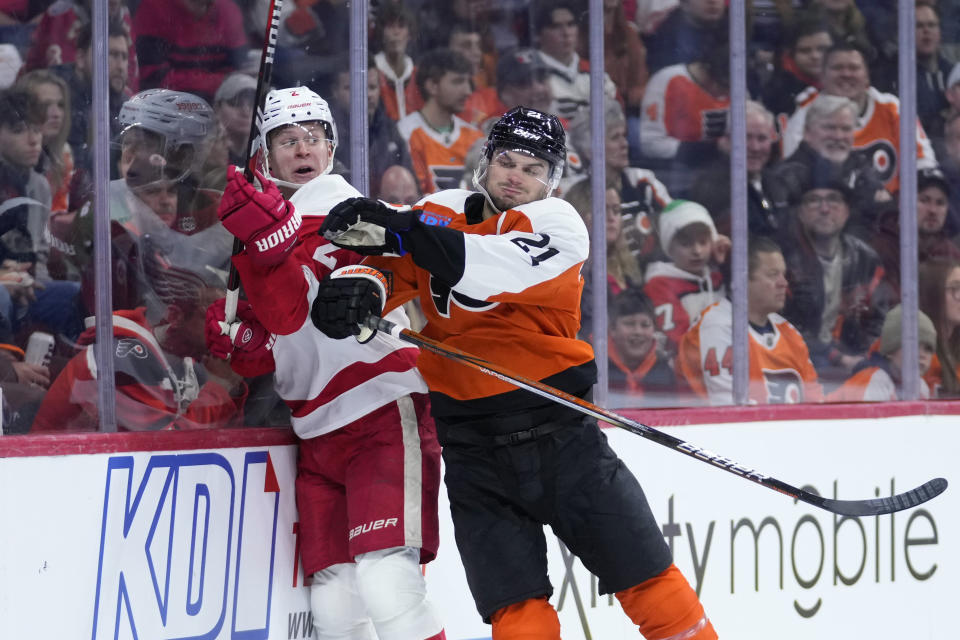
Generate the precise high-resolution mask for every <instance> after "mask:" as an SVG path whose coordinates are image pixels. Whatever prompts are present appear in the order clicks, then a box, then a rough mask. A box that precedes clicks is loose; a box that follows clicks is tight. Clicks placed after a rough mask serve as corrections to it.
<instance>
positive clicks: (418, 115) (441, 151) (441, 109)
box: [397, 49, 483, 194]
mask: <svg viewBox="0 0 960 640" xmlns="http://www.w3.org/2000/svg"><path fill="white" fill-rule="evenodd" d="M417 84H418V85H419V87H420V93H421V95H423V97H424V103H423V106H422V107H421V108H420V110H419V111H416V112H414V113H411V114H409V115H408V116H407V117H405V118H403V119H402V120H400V122H398V123H397V129H399V131H400V135H401V136H403V139H404V140H406V142H407V146H408V147H409V149H410V157H411V158H412V160H413V168H414V172H415V173H416V175H417V180H418V181H419V182H420V191H422V192H423V193H425V194H426V193H433V192H435V191H438V190H440V189H450V188H454V187H456V186H458V185H459V184H460V179H461V177H462V176H463V167H464V163H465V162H466V158H467V151H469V149H470V147H471V145H473V143H474V142H475V141H477V140H479V139H481V138H482V137H483V134H482V133H481V132H480V130H479V129H476V128H474V127H472V126H470V125H469V124H467V123H466V122H464V121H463V120H461V119H460V118H458V117H457V115H456V114H457V113H459V112H460V111H463V105H464V103H465V102H466V99H467V97H468V96H469V95H470V93H471V90H470V63H469V62H467V60H466V58H464V57H463V56H462V55H460V54H459V53H457V52H455V51H451V50H450V49H434V50H433V51H429V52H427V53H425V54H424V55H423V57H421V58H420V64H419V67H418V69H417Z"/></svg>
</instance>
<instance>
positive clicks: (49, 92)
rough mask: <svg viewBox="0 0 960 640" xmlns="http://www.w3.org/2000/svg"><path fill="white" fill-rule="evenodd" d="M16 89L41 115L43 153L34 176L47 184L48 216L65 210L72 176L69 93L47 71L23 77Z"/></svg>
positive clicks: (62, 83) (62, 81) (51, 73)
mask: <svg viewBox="0 0 960 640" xmlns="http://www.w3.org/2000/svg"><path fill="white" fill-rule="evenodd" d="M17 85H18V86H19V87H20V88H22V89H24V90H25V91H27V93H29V94H30V97H31V98H32V100H33V104H34V106H33V108H34V109H37V110H38V111H42V112H44V113H45V114H46V115H45V120H44V122H43V153H42V154H41V155H40V163H39V164H38V165H37V172H38V173H40V174H41V175H43V176H45V177H46V179H47V182H49V183H50V193H51V194H52V195H53V204H52V205H51V209H50V210H51V214H56V213H58V212H64V211H66V210H67V195H68V192H69V189H70V178H71V177H72V176H73V151H72V150H71V149H70V145H69V144H67V137H68V136H69V135H70V91H69V90H68V88H67V83H66V82H64V80H63V78H61V77H60V76H58V75H56V74H54V73H53V72H52V71H48V70H46V69H38V70H36V71H31V72H30V73H28V74H26V75H24V76H23V77H22V78H20V80H18V81H17Z"/></svg>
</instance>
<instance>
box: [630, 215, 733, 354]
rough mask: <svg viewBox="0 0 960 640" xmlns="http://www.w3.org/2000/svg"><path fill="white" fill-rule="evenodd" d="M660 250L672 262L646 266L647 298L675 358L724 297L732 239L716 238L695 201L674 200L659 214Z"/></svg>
mask: <svg viewBox="0 0 960 640" xmlns="http://www.w3.org/2000/svg"><path fill="white" fill-rule="evenodd" d="M659 232H660V246H661V247H662V248H663V251H664V253H666V254H667V256H668V257H669V258H670V262H664V261H659V262H652V263H650V265H649V266H647V271H646V274H645V281H646V284H645V285H644V287H643V291H644V293H646V294H647V296H648V297H649V298H650V301H651V302H652V303H653V308H654V310H655V311H656V314H657V329H659V330H660V331H662V332H663V333H664V334H665V335H666V337H667V346H668V349H669V350H670V352H671V353H676V351H677V345H678V344H679V343H680V338H681V337H683V334H684V333H686V331H687V329H689V328H690V326H691V325H693V323H695V322H696V321H697V319H698V318H699V317H700V313H701V312H702V311H703V310H704V309H706V308H707V307H708V306H710V305H711V304H713V303H714V302H719V301H720V300H723V298H724V297H725V288H724V285H723V275H722V274H721V272H720V270H719V269H718V268H717V266H716V265H719V264H722V263H723V262H724V260H725V259H726V255H727V252H728V251H729V250H730V239H729V238H728V237H726V236H721V235H719V234H718V233H717V229H716V227H715V226H714V224H713V218H711V217H710V213H709V212H708V211H707V210H706V209H705V208H704V207H703V206H702V205H700V204H697V203H696V202H692V201H690V200H674V201H673V202H671V203H670V204H669V205H667V207H666V208H665V209H664V210H663V213H661V214H660V222H659Z"/></svg>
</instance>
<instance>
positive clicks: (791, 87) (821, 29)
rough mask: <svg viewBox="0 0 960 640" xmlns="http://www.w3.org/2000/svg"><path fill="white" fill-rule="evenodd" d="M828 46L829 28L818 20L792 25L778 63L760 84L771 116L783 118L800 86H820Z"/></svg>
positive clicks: (800, 90) (799, 92)
mask: <svg viewBox="0 0 960 640" xmlns="http://www.w3.org/2000/svg"><path fill="white" fill-rule="evenodd" d="M832 45H833V38H832V37H831V36H830V30H829V29H828V28H827V26H826V25H825V24H824V23H822V22H820V21H810V20H808V21H803V22H801V23H799V24H797V25H796V26H795V27H794V28H793V30H792V32H791V35H790V40H789V42H788V43H787V47H786V50H785V51H784V52H783V54H782V56H781V57H780V64H779V65H778V67H777V69H776V71H774V72H773V75H772V77H771V78H770V80H769V81H768V82H767V84H766V85H764V87H763V104H764V105H765V106H766V107H767V108H768V109H770V111H772V112H773V114H774V116H776V117H777V118H780V117H782V118H784V120H786V118H789V117H790V114H792V113H793V111H794V110H795V109H796V108H797V96H798V95H799V94H801V93H803V90H804V89H806V88H807V87H815V88H817V89H819V88H820V76H821V75H822V74H823V56H824V54H825V53H826V52H827V50H828V49H829V48H830V47H831V46H832Z"/></svg>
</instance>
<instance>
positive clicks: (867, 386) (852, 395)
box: [827, 355, 930, 402]
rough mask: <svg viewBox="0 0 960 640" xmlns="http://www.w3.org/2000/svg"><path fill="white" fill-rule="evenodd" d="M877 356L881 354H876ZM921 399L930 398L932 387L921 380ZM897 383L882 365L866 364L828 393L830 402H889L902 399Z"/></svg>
mask: <svg viewBox="0 0 960 640" xmlns="http://www.w3.org/2000/svg"><path fill="white" fill-rule="evenodd" d="M874 357H875V358H879V357H881V356H879V355H875V356H874ZM919 391H920V399H921V400H928V399H929V398H930V387H929V386H927V383H926V382H925V381H924V380H920V389H919ZM902 399H903V398H901V397H900V393H899V389H898V386H897V383H896V382H894V381H893V378H891V377H890V374H889V373H888V372H887V371H886V370H885V369H884V368H883V367H882V366H866V367H863V368H862V369H860V370H859V371H857V372H856V373H854V374H853V375H852V376H850V377H849V378H847V381H846V382H844V383H843V385H841V386H840V388H839V389H837V390H835V391H833V392H831V393H830V394H829V395H827V401H828V402H888V401H895V400H902Z"/></svg>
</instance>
